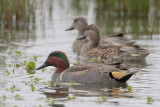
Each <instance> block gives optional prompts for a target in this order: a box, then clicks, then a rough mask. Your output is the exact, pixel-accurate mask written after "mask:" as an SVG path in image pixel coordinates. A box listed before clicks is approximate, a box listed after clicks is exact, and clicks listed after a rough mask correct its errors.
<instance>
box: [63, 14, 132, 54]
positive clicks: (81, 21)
mask: <svg viewBox="0 0 160 107" xmlns="http://www.w3.org/2000/svg"><path fill="white" fill-rule="evenodd" d="M87 26H88V23H87V20H86V19H85V18H83V17H78V18H75V19H74V21H73V24H72V26H71V27H70V28H69V29H66V31H69V30H74V29H76V30H78V37H79V36H80V35H83V34H84V31H85V28H86V27H87ZM85 43H87V40H86V39H83V40H81V41H78V40H75V41H74V43H73V51H74V52H75V53H77V54H78V55H80V52H81V49H82V46H83V45H84V44H85ZM122 43H123V44H133V43H134V42H133V41H130V40H129V39H127V38H126V37H125V36H124V34H123V33H121V34H117V35H110V36H102V39H101V41H100V45H108V44H114V45H115V44H122Z"/></svg>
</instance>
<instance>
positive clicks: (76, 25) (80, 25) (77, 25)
mask: <svg viewBox="0 0 160 107" xmlns="http://www.w3.org/2000/svg"><path fill="white" fill-rule="evenodd" d="M87 26H88V23H87V20H86V19H85V18H83V17H78V18H75V19H74V21H73V24H72V26H71V27H70V28H68V29H66V31H69V30H74V29H77V30H78V31H79V35H82V34H83V33H84V31H85V28H86V27H87Z"/></svg>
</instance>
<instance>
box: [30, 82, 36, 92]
mask: <svg viewBox="0 0 160 107" xmlns="http://www.w3.org/2000/svg"><path fill="white" fill-rule="evenodd" d="M31 91H33V92H34V91H35V86H34V85H33V84H31Z"/></svg>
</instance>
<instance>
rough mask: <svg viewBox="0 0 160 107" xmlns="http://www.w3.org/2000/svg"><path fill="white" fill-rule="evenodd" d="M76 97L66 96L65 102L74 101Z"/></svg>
mask: <svg viewBox="0 0 160 107" xmlns="http://www.w3.org/2000/svg"><path fill="white" fill-rule="evenodd" d="M75 99H76V97H70V96H67V100H75Z"/></svg>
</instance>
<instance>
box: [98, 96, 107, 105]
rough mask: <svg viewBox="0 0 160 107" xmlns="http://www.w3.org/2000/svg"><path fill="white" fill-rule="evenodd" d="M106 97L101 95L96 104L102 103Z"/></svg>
mask: <svg viewBox="0 0 160 107" xmlns="http://www.w3.org/2000/svg"><path fill="white" fill-rule="evenodd" d="M106 101H107V100H106V98H105V97H101V98H100V99H98V104H101V103H104V102H106Z"/></svg>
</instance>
